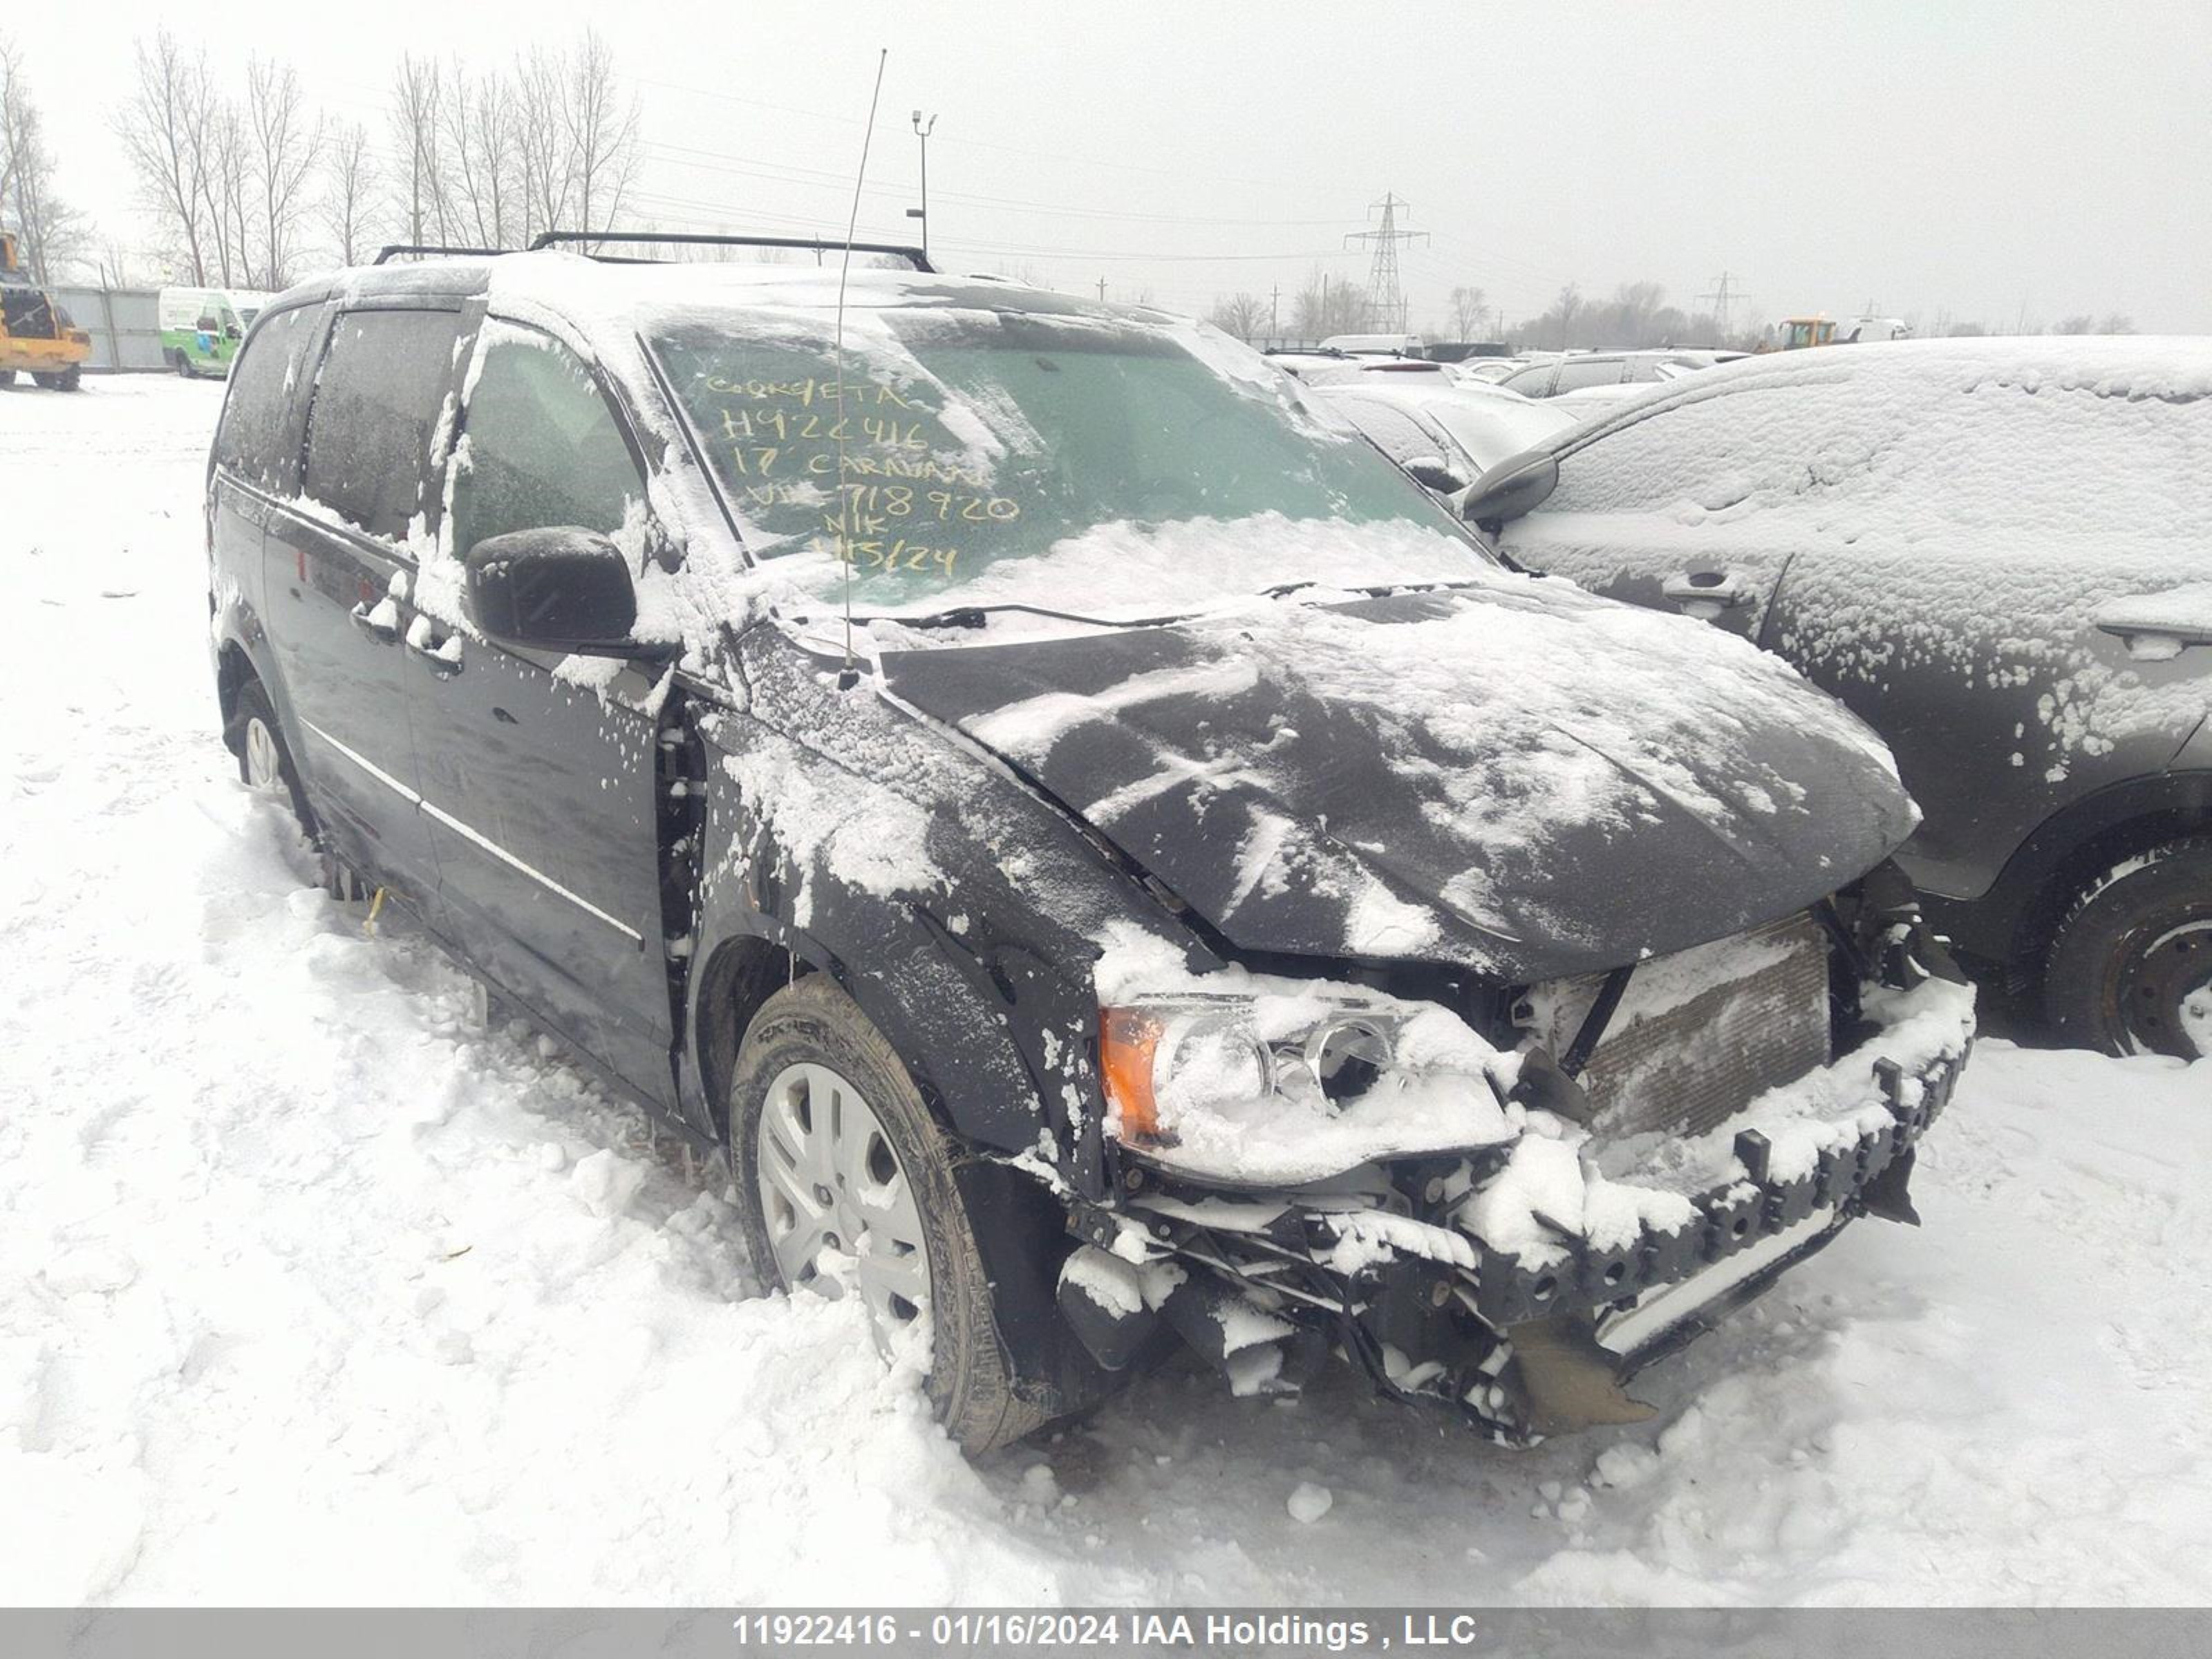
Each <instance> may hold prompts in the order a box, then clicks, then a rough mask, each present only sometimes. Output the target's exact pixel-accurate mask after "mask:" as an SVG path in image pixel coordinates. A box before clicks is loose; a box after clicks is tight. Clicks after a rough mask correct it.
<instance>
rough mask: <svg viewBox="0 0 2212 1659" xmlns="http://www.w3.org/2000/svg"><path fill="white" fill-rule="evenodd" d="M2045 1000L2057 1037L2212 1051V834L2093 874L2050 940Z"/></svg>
mask: <svg viewBox="0 0 2212 1659" xmlns="http://www.w3.org/2000/svg"><path fill="white" fill-rule="evenodd" d="M2044 1003H2045V1011H2046V1012H2048V1014H2049V1016H2050V1018H2051V1024H2052V1026H2053V1027H2054V1028H2056V1029H2057V1031H2058V1032H2059V1034H2060V1035H2061V1036H2064V1037H2066V1038H2067V1039H2068V1040H2069V1041H2070V1042H2078V1043H2081V1044H2083V1045H2085V1046H2087V1047H2090V1048H2101V1049H2103V1050H2104V1051H2105V1052H2106V1053H2107V1054H2172V1055H2175V1056H2177V1057H2179V1058H2180V1059H2184V1060H2200V1059H2203V1058H2205V1057H2207V1056H2212V838H2207V837H2203V836H2197V837H2192V838H2191V839H2189V840H2185V841H2177V842H2168V843H2167V844H2166V846H2164V847H2160V848H2154V849H2152V850H2151V851H2150V852H2148V853H2146V854H2142V856H2141V857H2139V858H2133V859H2130V860H2126V861H2125V862H2124V863H2122V864H2120V865H2118V866H2114V867H2113V868H2112V869H2111V870H2108V871H2106V872H2105V873H2104V874H2103V875H2102V876H2101V877H2100V878H2098V879H2097V880H2096V881H2094V882H2092V883H2091V884H2089V886H2088V887H2087V890H2085V891H2084V892H2083V894H2082V895H2081V897H2080V898H2078V899H2076V900H2075V903H2074V908H2072V909H2071V910H2070V911H2069V913H2068V914H2067V916H2066V919H2065V921H2063V922H2061V923H2060V924H2059V927H2058V932H2057V934H2056V936H2055V937H2054V938H2053V939H2052V940H2051V954H2050V957H2049V958H2048V960H2047V962H2046V964H2045V973H2044Z"/></svg>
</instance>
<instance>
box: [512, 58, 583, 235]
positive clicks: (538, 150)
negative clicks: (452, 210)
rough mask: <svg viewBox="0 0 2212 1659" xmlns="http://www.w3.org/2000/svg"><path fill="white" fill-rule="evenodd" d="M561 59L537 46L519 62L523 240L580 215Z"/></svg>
mask: <svg viewBox="0 0 2212 1659" xmlns="http://www.w3.org/2000/svg"><path fill="white" fill-rule="evenodd" d="M563 80H564V76H563V74H562V68H561V60H560V58H559V55H558V54H557V53H556V52H552V51H551V50H550V49H549V48H547V47H544V46H533V47H532V48H531V49H530V51H529V52H528V53H527V54H526V56H524V57H521V58H517V59H516V60H515V65H514V87H515V154H516V159H517V161H518V162H519V163H520V171H521V175H522V236H523V240H526V241H527V240H529V239H530V238H532V237H533V236H535V235H537V234H538V232H539V231H541V230H551V229H554V228H556V227H561V226H563V225H566V224H567V223H568V221H569V220H571V219H572V218H573V217H574V213H573V211H572V210H571V204H570V197H571V192H572V191H573V188H574V180H573V178H572V170H571V168H570V167H569V165H568V141H567V138H566V137H565V135H564V133H563V132H562V125H563V124H562V117H561V105H562V99H563V98H564V97H565V96H566V95H567V94H566V91H565V88H564V86H563Z"/></svg>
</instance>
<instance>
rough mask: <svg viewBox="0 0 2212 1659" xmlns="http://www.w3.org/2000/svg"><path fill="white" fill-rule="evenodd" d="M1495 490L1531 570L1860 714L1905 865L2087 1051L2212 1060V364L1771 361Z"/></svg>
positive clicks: (2150, 351) (1955, 347)
mask: <svg viewBox="0 0 2212 1659" xmlns="http://www.w3.org/2000/svg"><path fill="white" fill-rule="evenodd" d="M1553 401H1554V402H1562V403H1564V402H1565V401H1567V399H1565V398H1558V399H1554V400H1553ZM1478 495H1479V497H1480V499H1477V500H1475V501H1473V502H1471V503H1470V504H1469V510H1470V512H1472V513H1474V515H1475V516H1477V517H1478V518H1480V519H1483V520H1486V521H1488V522H1489V523H1490V524H1492V526H1498V525H1500V524H1502V525H1503V526H1504V528H1503V532H1502V540H1503V545H1504V549H1505V550H1506V551H1508V552H1509V553H1510V555H1511V556H1512V557H1513V558H1514V559H1515V560H1516V561H1517V562H1521V563H1522V564H1525V565H1528V566H1529V567H1531V568H1537V569H1542V570H1548V571H1553V572H1557V573H1559V574H1563V575H1566V576H1569V577H1571V578H1572V579H1573V580H1576V581H1577V582H1579V583H1581V584H1582V585H1583V586H1586V587H1588V588H1590V589H1592V590H1594V591H1595V592H1602V593H1607V594H1610V595H1612V596H1613V597H1615V598H1619V599H1628V600H1632V601H1633V602H1635V603H1637V604H1640V605H1652V606H1656V607H1662V608H1667V609H1674V608H1679V609H1680V610H1682V611H1686V612H1688V613H1689V614H1692V615H1694V616H1699V617H1706V618H1709V619H1711V621H1713V622H1715V623H1717V625H1718V626H1720V627H1721V628H1723V629H1728V630H1729V631H1731V632H1733V633H1735V634H1738V635H1741V636H1743V637H1744V638H1746V639H1749V640H1753V641H1758V642H1759V643H1760V644H1762V645H1764V646H1765V647H1768V648H1770V649H1771V650H1773V651H1776V652H1778V653H1780V654H1781V655H1782V656H1784V657H1785V658H1787V659H1789V660H1790V662H1791V663H1793V664H1794V665H1796V666H1797V667H1798V668H1799V669H1801V670H1802V671H1803V672H1804V673H1805V674H1807V675H1808V677H1809V678H1811V679H1812V680H1813V681H1814V683H1815V684H1819V685H1821V686H1823V687H1825V688H1826V689H1827V690H1831V691H1832V692H1833V693H1834V694H1835V695H1836V696H1838V697H1839V698H1841V699H1842V700H1843V701H1844V702H1845V703H1846V704H1848V705H1849V706H1850V708H1853V709H1855V710H1856V711H1857V712H1858V713H1859V714H1862V715H1863V716H1864V717H1865V718H1866V719H1867V720H1869V722H1870V723H1871V724H1872V725H1873V726H1875V729H1876V730H1878V731H1880V732H1881V733H1882V734H1883V736H1884V737H1885V738H1887V739H1888V741H1889V744H1890V745H1891V747H1892V748H1893V750H1895V752H1896V755H1897V759H1898V764H1899V767H1900V768H1901V769H1902V771H1903V774H1904V777H1905V783H1906V784H1907V786H1908V787H1910V788H1911V792H1912V794H1913V798H1914V799H1916V800H1917V801H1918V803H1919V804H1920V805H1921V807H1922V809H1923V811H1925V813H1926V815H1927V817H1926V821H1925V822H1924V823H1922V825H1921V826H1920V828H1919V829H1918V830H1917V832H1916V834H1915V835H1914V836H1913V838H1912V841H1911V843H1910V844H1909V845H1908V846H1907V847H1906V848H1905V851H1904V852H1903V853H1902V854H1899V858H1900V861H1901V862H1902V863H1903V864H1904V866H1905V869H1906V870H1907V871H1908V872H1910V873H1911V875H1912V877H1913V878H1914V880H1915V881H1917V883H1918V884H1920V886H1921V887H1922V889H1923V891H1924V892H1925V893H1926V894H1927V895H1928V898H1929V914H1930V915H1931V917H1932V918H1933V919H1935V920H1936V922H1937V923H1938V924H1939V925H1940V927H1942V929H1943V930H1944V931H1945V932H1946V933H1948V934H1949V935H1951V936H1952V937H1953V938H1954V939H1955V940H1956V941H1957V944H1958V945H1959V947H1960V950H1961V951H1963V952H1965V953H1966V954H1968V955H1969V956H1971V957H1973V958H1975V959H1978V961H1979V962H1980V963H1982V964H1984V967H1985V968H1986V969H1987V970H1988V972H1989V973H1990V975H1993V976H1996V977H2000V978H2002V979H2004V980H2007V981H2009V982H2010V983H2012V984H2013V985H2014V986H2015V987H2017V988H2019V989H2021V990H2022V991H2025V992H2028V993H2030V994H2033V995H2035V996H2039V998H2040V1002H2041V1006H2042V1008H2043V1010H2044V1011H2045V1014H2046V1015H2047V1017H2048V1018H2049V1020H2050V1022H2051V1024H2052V1025H2053V1026H2054V1027H2055V1028H2056V1029H2057V1031H2058V1032H2059V1033H2061V1034H2062V1035H2063V1036H2067V1037H2068V1038H2069V1039H2072V1040H2074V1041H2076V1042H2083V1043H2087V1044H2091V1045H2094V1046H2097V1047H2100V1048H2106V1049H2108V1050H2112V1051H2115V1052H2120V1053H2128V1052H2135V1051H2139V1050H2152V1051H2156V1052H2159V1053H2163V1054H2179V1055H2183V1056H2200V1055H2204V1054H2212V342H2207V341H2205V340H2203V339H2196V338H2189V339H2166V340H2161V339H2148V338H2146V339H2135V338H2130V339H2063V340H2061V339H2052V340H2036V339H2027V340H1929V341H1905V342H1899V343H1882V344H1878V345H1873V346H1854V347H1851V348H1850V349H1832V350H1822V351H1808V352H1790V353H1785V354H1780V355H1777V356H1765V357H1760V358H1756V359H1753V360H1752V361H1749V362H1739V363H1735V364H1734V365H1729V366H1723V367H1721V368H1711V369H1703V370H1699V371H1698V372H1697V373H1696V374H1692V375H1691V376H1689V377H1688V378H1687V379H1686V380H1682V381H1680V382H1679V383H1677V384H1676V385H1674V386H1668V387H1659V388H1652V389H1650V391H1649V392H1647V394H1646V395H1645V396H1644V397H1642V398H1638V399H1637V400H1636V401H1635V402H1634V403H1633V404H1631V405H1629V406H1627V407H1622V408H1618V409H1613V410H1604V411H1601V412H1600V414H1599V415H1598V416H1596V417H1595V418H1594V420H1593V422H1591V424H1589V426H1586V427H1584V428H1581V429H1579V430H1577V431H1576V432H1573V433H1571V434H1566V435H1562V436H1561V437H1559V438H1557V439H1554V440H1551V441H1548V442H1547V445H1546V446H1545V447H1544V448H1543V451H1542V452H1541V453H1537V454H1535V455H1534V456H1532V457H1530V458H1528V460H1527V461H1526V463H1525V464H1520V465H1510V466H1509V467H1507V468H1505V469H1504V470H1502V471H1501V473H1500V474H1499V475H1498V477H1495V478H1492V479H1486V480H1485V481H1484V483H1483V485H1482V486H1481V488H1480V491H1479V492H1478ZM1509 520H1510V522H1509Z"/></svg>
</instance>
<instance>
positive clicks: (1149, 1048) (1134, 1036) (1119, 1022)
mask: <svg viewBox="0 0 2212 1659" xmlns="http://www.w3.org/2000/svg"><path fill="white" fill-rule="evenodd" d="M1159 1046H1160V1022H1159V1021H1158V1019H1156V1018H1153V1016H1152V1015H1151V1014H1149V1013H1146V1012H1145V1011H1144V1010H1142V1009H1141V1008H1101V1009H1100V1010H1099V1011H1098V1075H1099V1076H1100V1077H1101V1078H1103V1079H1104V1080H1105V1084H1106V1103H1107V1104H1108V1105H1109V1106H1110V1107H1111V1108H1112V1109H1113V1110H1114V1115H1115V1118H1116V1119H1117V1120H1118V1121H1119V1126H1120V1127H1119V1131H1118V1133H1119V1135H1120V1138H1121V1139H1123V1140H1144V1139H1150V1138H1151V1137H1152V1136H1153V1135H1155V1134H1157V1133H1159V1127H1160V1113H1159V1106H1158V1103H1157V1102H1156V1101H1154V1100H1153V1098H1152V1056H1153V1054H1155V1053H1156V1052H1157V1051H1158V1048H1159Z"/></svg>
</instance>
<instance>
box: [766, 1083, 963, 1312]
mask: <svg viewBox="0 0 2212 1659" xmlns="http://www.w3.org/2000/svg"><path fill="white" fill-rule="evenodd" d="M755 1164H756V1166H757V1167H756V1172H755V1176H754V1178H755V1180H756V1181H757V1182H758V1184H759V1187H760V1200H761V1209H762V1212H763V1213H764V1214H765V1215H766V1216H767V1217H768V1237H769V1247H770V1248H771V1249H774V1250H775V1265H776V1269H777V1271H778V1272H779V1273H781V1275H782V1277H783V1282H784V1283H785V1284H786V1285H790V1286H791V1287H793V1289H796V1288H797V1287H798V1286H799V1285H805V1284H809V1283H813V1282H815V1281H817V1280H819V1281H820V1283H819V1288H821V1289H823V1290H826V1291H830V1292H831V1293H832V1294H835V1293H836V1279H834V1278H829V1277H825V1276H824V1275H823V1271H822V1270H823V1265H824V1262H823V1255H824V1252H825V1251H826V1252H834V1253H835V1254H837V1255H846V1256H850V1257H852V1258H854V1271H853V1276H854V1280H855V1281H856V1282H857V1283H858V1285H860V1296H861V1298H862V1300H864V1301H865V1302H866V1304H868V1311H869V1313H870V1314H871V1315H872V1316H873V1317H874V1321H875V1327H876V1334H877V1338H878V1341H881V1340H884V1339H885V1338H887V1337H888V1336H889V1335H890V1334H891V1333H893V1332H896V1331H899V1330H902V1329H903V1328H906V1327H908V1326H910V1325H912V1324H913V1323H914V1322H915V1321H916V1320H917V1319H920V1318H921V1317H922V1316H923V1315H924V1313H925V1311H926V1310H927V1308H928V1305H929V1252H928V1250H927V1248H926V1247H925V1246H924V1244H923V1242H922V1230H921V1209H920V1208H919V1206H916V1204H915V1198H914V1188H913V1187H912V1185H911V1184H910V1183H909V1182H908V1180H907V1178H906V1171H905V1170H904V1169H902V1167H901V1166H900V1164H899V1161H898V1154H897V1153H896V1152H893V1151H892V1150H891V1143H890V1136H888V1135H887V1134H885V1133H884V1126H883V1123H882V1121H880V1120H879V1119H878V1117H877V1116H876V1114H875V1111H874V1109H873V1108H872V1107H871V1106H870V1105H869V1104H868V1103H867V1101H866V1099H864V1098H863V1097H862V1096H861V1094H860V1091H859V1090H858V1089H856V1088H854V1086H853V1085H851V1084H850V1083H848V1082H847V1081H846V1080H845V1079H843V1078H842V1077H840V1076H839V1075H838V1074H837V1073H835V1072H833V1071H831V1070H830V1069H829V1067H828V1066H814V1065H799V1066H786V1067H785V1068H784V1070H783V1071H781V1073H778V1074H777V1076H776V1079H775V1081H774V1082H773V1083H771V1084H770V1085H769V1091H768V1100H767V1103H765V1104H764V1105H763V1107H762V1109H761V1127H760V1146H759V1149H758V1153H757V1157H756V1158H755Z"/></svg>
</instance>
